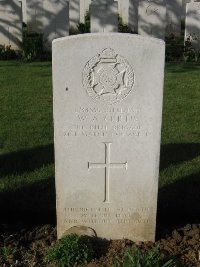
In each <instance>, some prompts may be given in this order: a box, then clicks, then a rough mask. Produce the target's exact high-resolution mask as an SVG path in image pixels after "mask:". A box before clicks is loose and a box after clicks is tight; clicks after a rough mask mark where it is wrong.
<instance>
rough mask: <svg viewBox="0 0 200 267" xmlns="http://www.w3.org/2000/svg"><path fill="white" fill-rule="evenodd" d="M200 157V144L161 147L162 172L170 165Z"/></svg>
mask: <svg viewBox="0 0 200 267" xmlns="http://www.w3.org/2000/svg"><path fill="white" fill-rule="evenodd" d="M198 156H200V143H190V144H182V143H181V144H166V145H162V146H161V153H160V170H163V169H165V168H167V167H169V166H170V165H175V164H179V163H182V162H184V161H189V160H192V159H194V158H196V157H198Z"/></svg>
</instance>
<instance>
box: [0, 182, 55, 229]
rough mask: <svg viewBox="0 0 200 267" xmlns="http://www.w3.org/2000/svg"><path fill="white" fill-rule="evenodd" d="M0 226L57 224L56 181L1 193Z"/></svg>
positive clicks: (37, 183)
mask: <svg viewBox="0 0 200 267" xmlns="http://www.w3.org/2000/svg"><path fill="white" fill-rule="evenodd" d="M0 210H1V216H0V224H1V223H9V224H15V223H16V224H17V223H19V222H20V223H24V224H31V225H34V224H35V225H38V224H42V223H44V224H46V223H53V224H55V220H56V199H55V179H54V177H49V178H48V179H45V180H42V181H39V182H36V183H33V184H30V185H26V186H24V187H22V188H21V189H19V190H13V191H9V192H1V193H0Z"/></svg>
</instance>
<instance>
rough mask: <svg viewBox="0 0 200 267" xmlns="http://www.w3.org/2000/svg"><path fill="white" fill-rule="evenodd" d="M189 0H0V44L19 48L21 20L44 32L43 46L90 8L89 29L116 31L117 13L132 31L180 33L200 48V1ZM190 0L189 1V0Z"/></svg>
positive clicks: (70, 29)
mask: <svg viewBox="0 0 200 267" xmlns="http://www.w3.org/2000/svg"><path fill="white" fill-rule="evenodd" d="M189 1H190V0H166V2H165V1H164V0H69V1H67V0H21V1H19V0H1V1H0V45H6V46H10V47H11V48H12V49H20V42H22V21H23V22H24V23H25V24H27V31H28V32H29V33H33V32H34V33H41V34H43V43H44V48H45V49H46V50H51V43H52V40H53V39H55V38H59V37H64V36H67V35H69V32H71V33H73V32H74V33H75V32H77V30H78V29H77V25H79V23H84V22H85V15H86V13H87V11H89V10H90V12H89V14H90V32H117V31H118V24H119V20H118V14H119V16H120V17H121V18H122V21H123V23H124V24H126V25H127V26H128V27H129V29H130V30H131V31H132V32H133V33H138V34H140V35H147V36H152V37H156V38H160V39H165V36H167V35H170V34H174V35H175V36H180V35H181V22H183V23H184V22H185V40H189V41H191V43H192V45H193V47H195V48H197V49H199V48H200V2H195V1H192V2H189ZM188 2H189V3H188Z"/></svg>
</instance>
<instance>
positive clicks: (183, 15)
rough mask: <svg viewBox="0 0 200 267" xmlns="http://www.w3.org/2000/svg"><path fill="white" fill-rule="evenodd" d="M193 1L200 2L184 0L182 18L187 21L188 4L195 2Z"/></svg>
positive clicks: (197, 0)
mask: <svg viewBox="0 0 200 267" xmlns="http://www.w3.org/2000/svg"><path fill="white" fill-rule="evenodd" d="M193 2H200V0H183V2H182V20H183V21H185V17H186V4H188V3H193Z"/></svg>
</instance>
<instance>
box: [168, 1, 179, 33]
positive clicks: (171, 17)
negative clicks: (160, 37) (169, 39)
mask: <svg viewBox="0 0 200 267" xmlns="http://www.w3.org/2000/svg"><path fill="white" fill-rule="evenodd" d="M166 8H167V27H166V34H167V35H170V34H174V35H176V36H180V35H181V15H182V0H166Z"/></svg>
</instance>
